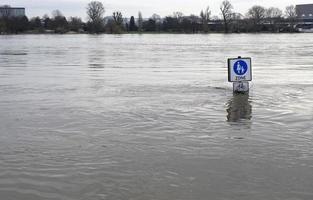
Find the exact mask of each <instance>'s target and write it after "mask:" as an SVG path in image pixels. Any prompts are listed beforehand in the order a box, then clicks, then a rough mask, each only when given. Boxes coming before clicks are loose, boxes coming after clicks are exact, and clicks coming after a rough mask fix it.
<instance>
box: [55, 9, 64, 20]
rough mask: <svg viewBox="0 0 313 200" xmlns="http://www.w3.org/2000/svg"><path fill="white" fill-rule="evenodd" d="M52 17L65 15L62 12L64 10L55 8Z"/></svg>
mask: <svg viewBox="0 0 313 200" xmlns="http://www.w3.org/2000/svg"><path fill="white" fill-rule="evenodd" d="M52 17H53V18H57V17H64V15H63V14H62V12H61V11H60V10H54V11H52Z"/></svg>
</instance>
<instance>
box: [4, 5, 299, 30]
mask: <svg viewBox="0 0 313 200" xmlns="http://www.w3.org/2000/svg"><path fill="white" fill-rule="evenodd" d="M104 14H105V8H104V6H103V4H102V3H101V2H99V1H92V2H90V3H89V4H88V6H87V15H88V21H87V22H83V21H82V20H81V18H79V17H70V18H68V19H67V18H66V17H65V16H64V15H63V14H62V13H61V12H60V11H59V10H55V11H53V12H52V16H51V17H49V16H48V15H44V16H43V17H41V18H40V17H34V18H31V19H28V18H27V17H26V16H24V17H9V16H2V17H1V18H0V33H25V32H30V33H67V32H76V33H110V34H119V33H143V32H150V33H153V32H157V33H162V32H164V33H209V32H225V33H234V32H235V33H247V32H295V31H296V26H295V25H296V23H297V15H296V9H295V6H293V5H291V6H288V7H286V9H285V11H284V12H283V11H282V10H280V9H279V8H274V7H271V8H264V7H262V6H257V5H256V6H253V7H251V8H250V9H249V11H248V12H247V13H246V14H245V15H242V14H240V13H235V12H233V5H232V4H231V2H230V1H229V0H224V1H223V2H222V3H221V5H220V14H221V18H220V17H216V16H212V15H211V10H210V7H207V8H205V9H204V10H202V11H201V12H200V14H199V15H190V16H185V15H184V14H183V13H181V12H174V13H173V14H172V15H170V16H166V17H164V18H161V17H160V16H159V15H157V14H153V15H152V16H151V17H149V18H143V16H142V14H141V12H139V13H138V16H136V18H135V17H134V16H131V17H130V18H129V19H126V18H124V16H123V14H122V13H121V12H120V11H115V12H113V13H112V15H111V16H106V17H105V16H104Z"/></svg>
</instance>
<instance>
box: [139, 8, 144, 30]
mask: <svg viewBox="0 0 313 200" xmlns="http://www.w3.org/2000/svg"><path fill="white" fill-rule="evenodd" d="M142 24H143V18H142V14H141V12H140V11H139V12H138V31H139V32H142Z"/></svg>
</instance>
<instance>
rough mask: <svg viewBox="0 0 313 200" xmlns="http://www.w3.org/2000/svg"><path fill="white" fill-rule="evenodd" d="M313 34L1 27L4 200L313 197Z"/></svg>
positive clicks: (0, 176) (0, 181)
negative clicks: (236, 80)
mask: <svg viewBox="0 0 313 200" xmlns="http://www.w3.org/2000/svg"><path fill="white" fill-rule="evenodd" d="M312 36H313V35H312V34H238V35H236V34H232V35H223V34H210V35H166V34H164V35H163V34H161V35H118V36H115V35H99V36H96V35H17V36H0V199H4V200H42V199H45V200H101V199H105V200H106V199H108V200H111V199H114V200H115V199H116V200H124V199H125V200H129V199H133V200H152V199H155V200H169V199H173V200H174V199H181V200H194V199H195V200H196V199H197V200H206V199H212V200H228V199H229V200H251V199H253V200H265V199H271V200H274V199H275V200H276V199H277V200H278V199H279V200H280V199H281V200H298V199H301V200H302V199H313V190H312V188H313V131H312V130H313V129H312V128H313V78H312V77H313V59H312V55H313V37H312ZM237 56H248V57H252V62H253V82H252V84H251V85H250V87H251V90H250V94H249V95H233V93H232V85H231V84H230V83H228V82H227V66H226V61H227V58H229V57H237Z"/></svg>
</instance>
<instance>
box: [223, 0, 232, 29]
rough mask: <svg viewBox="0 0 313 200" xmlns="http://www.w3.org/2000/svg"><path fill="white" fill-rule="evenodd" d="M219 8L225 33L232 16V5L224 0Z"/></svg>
mask: <svg viewBox="0 0 313 200" xmlns="http://www.w3.org/2000/svg"><path fill="white" fill-rule="evenodd" d="M220 10H221V13H222V16H223V21H224V27H225V33H228V29H229V24H230V21H231V18H232V10H233V5H232V4H231V3H230V1H228V0H224V1H223V2H222V4H221V6H220Z"/></svg>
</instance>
